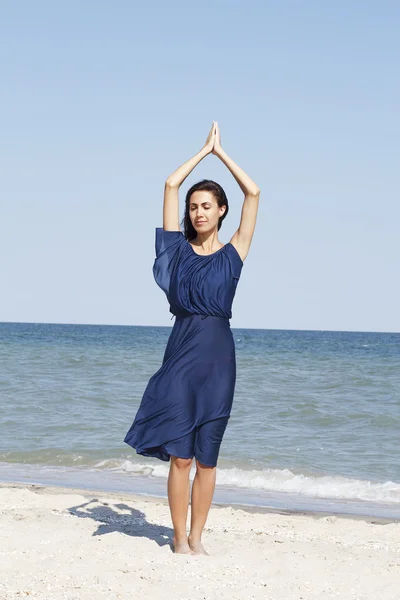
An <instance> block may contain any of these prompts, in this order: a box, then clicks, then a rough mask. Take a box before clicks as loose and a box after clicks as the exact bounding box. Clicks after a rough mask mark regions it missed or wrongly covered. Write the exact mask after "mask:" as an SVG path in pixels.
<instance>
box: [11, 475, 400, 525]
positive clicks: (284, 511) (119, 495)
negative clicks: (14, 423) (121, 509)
mask: <svg viewBox="0 0 400 600" xmlns="http://www.w3.org/2000/svg"><path fill="white" fill-rule="evenodd" d="M3 488H9V489H13V488H15V489H27V490H30V491H32V492H35V493H38V494H43V493H44V494H46V493H49V494H63V495H68V494H79V495H81V496H95V497H98V498H113V499H124V500H126V501H130V502H134V501H145V502H148V503H153V504H158V505H159V504H160V503H161V504H163V505H164V506H166V507H168V498H167V497H166V496H157V495H152V494H148V493H139V492H127V491H116V490H112V491H108V490H98V489H94V488H83V487H76V486H71V487H68V486H65V485H50V484H41V483H25V482H14V481H3V480H1V481H0V489H3ZM211 506H212V508H216V509H224V508H232V509H233V510H238V511H243V512H246V513H249V514H252V515H257V514H260V515H265V514H271V515H285V516H305V517H312V518H315V519H318V518H327V517H335V518H343V519H350V520H355V521H363V522H365V523H367V524H374V525H388V524H396V523H398V524H400V516H399V517H398V518H396V517H376V516H374V515H360V514H353V513H350V512H348V513H344V512H338V511H334V510H332V511H322V510H301V509H296V508H275V507H273V506H261V505H250V504H242V503H234V502H215V501H214V500H213V502H212V504H211ZM189 511H190V503H189ZM399 512H400V511H399Z"/></svg>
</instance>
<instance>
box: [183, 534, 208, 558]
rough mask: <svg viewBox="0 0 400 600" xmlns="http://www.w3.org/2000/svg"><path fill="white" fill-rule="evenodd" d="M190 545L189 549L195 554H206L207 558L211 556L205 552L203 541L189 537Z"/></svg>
mask: <svg viewBox="0 0 400 600" xmlns="http://www.w3.org/2000/svg"><path fill="white" fill-rule="evenodd" d="M188 543H189V547H190V548H191V549H192V550H193V554H205V555H206V556H210V555H209V554H208V552H206V551H205V549H204V547H203V544H202V543H201V540H192V539H191V537H190V535H189V537H188Z"/></svg>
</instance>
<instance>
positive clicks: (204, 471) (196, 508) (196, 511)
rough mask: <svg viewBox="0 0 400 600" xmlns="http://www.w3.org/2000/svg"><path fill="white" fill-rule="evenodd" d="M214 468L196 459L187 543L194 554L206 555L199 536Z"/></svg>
mask: <svg viewBox="0 0 400 600" xmlns="http://www.w3.org/2000/svg"><path fill="white" fill-rule="evenodd" d="M216 473H217V468H216V467H207V466H206V465H203V464H202V463H200V462H199V461H198V460H197V459H196V475H195V477H194V480H193V485H192V499H191V524H190V533H189V537H188V542H189V546H190V548H191V549H192V550H193V552H194V554H207V555H208V552H206V551H205V549H204V548H203V544H202V543H201V534H202V532H203V529H204V525H205V523H206V520H207V516H208V512H209V510H210V506H211V502H212V498H213V495H214V489H215V481H216Z"/></svg>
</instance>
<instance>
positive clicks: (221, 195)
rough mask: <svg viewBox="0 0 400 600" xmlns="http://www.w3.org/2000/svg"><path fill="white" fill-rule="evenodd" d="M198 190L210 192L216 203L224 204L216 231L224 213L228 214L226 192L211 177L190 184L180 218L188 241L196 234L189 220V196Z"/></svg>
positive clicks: (219, 226)
mask: <svg viewBox="0 0 400 600" xmlns="http://www.w3.org/2000/svg"><path fill="white" fill-rule="evenodd" d="M199 191H205V192H211V193H212V195H213V196H214V198H215V200H216V201H217V204H218V206H219V207H221V206H226V209H225V212H224V214H223V215H222V217H220V218H219V220H218V231H219V230H220V229H221V225H222V221H223V220H224V219H225V217H226V215H227V214H228V210H229V205H228V198H227V197H226V194H225V192H224V190H223V189H222V187H221V186H220V185H219V183H216V182H215V181H211V179H202V180H201V181H199V182H198V183H195V184H194V185H192V187H191V188H190V189H189V190H188V192H187V194H186V199H185V215H184V217H183V219H182V224H183V228H184V235H185V238H186V239H187V240H188V241H190V240H194V239H195V237H196V236H197V231H196V230H195V228H194V227H193V225H192V221H191V220H190V216H189V206H190V198H191V196H192V194H193V193H194V192H199Z"/></svg>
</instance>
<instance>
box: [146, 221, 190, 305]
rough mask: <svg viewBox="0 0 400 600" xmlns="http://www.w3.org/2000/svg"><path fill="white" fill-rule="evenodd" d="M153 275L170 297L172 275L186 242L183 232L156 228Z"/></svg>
mask: <svg viewBox="0 0 400 600" xmlns="http://www.w3.org/2000/svg"><path fill="white" fill-rule="evenodd" d="M155 233H156V239H155V251H156V258H155V261H154V265H153V275H154V279H155V280H156V283H157V285H158V286H159V287H160V288H161V289H162V290H164V292H165V293H166V294H167V295H168V291H169V286H170V281H171V275H172V273H173V270H174V268H175V266H176V264H177V262H178V258H179V250H180V248H181V245H182V243H183V242H184V240H185V236H184V235H183V233H182V232H181V231H167V230H166V229H163V228H162V227H156V232H155Z"/></svg>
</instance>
